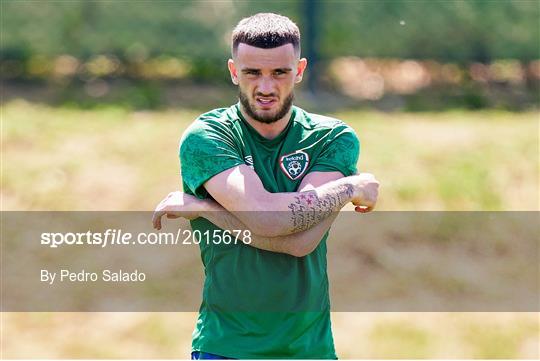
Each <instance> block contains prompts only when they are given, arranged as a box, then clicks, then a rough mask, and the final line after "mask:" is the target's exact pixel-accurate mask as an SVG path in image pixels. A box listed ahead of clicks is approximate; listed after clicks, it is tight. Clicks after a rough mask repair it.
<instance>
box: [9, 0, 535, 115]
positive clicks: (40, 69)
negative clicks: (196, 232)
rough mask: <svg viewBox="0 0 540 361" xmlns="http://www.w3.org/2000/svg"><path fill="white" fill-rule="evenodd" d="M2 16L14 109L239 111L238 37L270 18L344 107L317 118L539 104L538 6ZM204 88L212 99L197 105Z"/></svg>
mask: <svg viewBox="0 0 540 361" xmlns="http://www.w3.org/2000/svg"><path fill="white" fill-rule="evenodd" d="M309 7H312V8H313V9H316V11H308V8H309ZM1 10H2V11H1V24H2V29H1V30H2V31H1V34H2V37H1V44H0V50H1V53H0V68H1V72H0V79H2V80H6V82H5V89H6V90H5V92H4V93H5V94H4V100H5V101H9V100H10V99H13V98H24V99H27V100H31V101H40V102H46V103H49V104H54V105H73V106H78V107H82V108H88V107H99V106H101V105H102V104H112V105H121V106H125V107H128V108H134V109H160V108H164V107H168V106H176V107H190V108H194V107H195V108H198V107H202V108H204V107H211V106H215V104H216V101H219V102H220V103H222V102H223V100H224V98H226V99H227V100H226V101H225V103H229V102H230V101H231V100H232V99H234V97H235V96H234V92H235V90H234V89H233V88H232V87H231V86H230V84H229V83H230V79H229V74H228V71H227V68H226V66H225V62H226V59H227V57H228V56H229V46H230V34H231V31H232V29H233V27H234V26H235V24H236V23H237V22H238V21H239V20H240V19H241V18H243V17H246V16H249V15H252V14H254V13H257V12H263V11H265V12H276V13H280V14H284V15H287V16H289V17H290V18H291V19H293V20H294V21H295V22H297V23H298V25H299V26H300V28H301V30H302V33H303V36H304V38H303V48H304V50H307V49H311V50H313V49H316V50H317V51H316V52H314V53H313V52H310V53H309V55H310V59H309V61H310V66H309V68H308V71H307V76H306V78H307V80H308V84H309V85H310V90H314V89H318V90H319V93H320V91H321V90H322V91H323V93H324V92H326V93H325V94H331V95H332V96H334V97H335V98H336V99H334V100H330V101H329V99H328V97H325V98H324V101H321V100H320V99H319V100H318V101H313V106H314V107H317V105H319V104H324V106H325V107H326V108H325V109H316V110H320V111H334V110H337V109H343V108H360V107H363V106H364V105H368V106H369V107H375V108H377V109H381V110H407V111H419V110H420V111H425V110H441V109H454V108H462V109H484V108H496V109H504V110H513V111H515V110H530V109H537V108H538V104H539V102H540V91H539V90H540V60H538V59H540V50H539V47H540V26H539V18H540V2H538V1H536V0H519V1H506V0H497V1H484V0H475V1H458V0H431V1H428V0H364V1H308V0H304V1H279V2H257V1H253V0H249V1H232V0H229V1H226V0H223V1H146V0H142V1H136V2H125V1H82V0H70V1H39V2H38V1H31V0H17V1H15V0H2V2H1ZM310 19H311V21H312V22H313V23H314V24H315V28H316V29H315V35H314V37H313V39H314V40H313V42H310V40H312V39H311V38H310V37H309V36H307V34H309V32H308V31H306V29H307V28H308V23H309V21H308V20H310ZM306 53H307V52H306V51H304V54H306ZM315 59H317V60H318V64H317V65H315V64H314V60H315ZM411 59H412V60H411ZM310 77H311V78H317V81H316V82H315V83H316V84H317V86H313V83H314V82H312V81H310ZM25 84H26V85H25ZM200 84H212V86H213V87H214V90H213V91H207V90H208V89H205V91H203V92H198V91H199V90H200V89H199V88H197V86H198V85H200ZM227 84H229V86H227ZM24 86H26V88H23V87H24ZM197 92H198V93H197ZM216 92H220V93H222V94H223V95H221V96H220V95H217V96H216V95H215V93H216ZM189 94H196V95H197V96H189ZM209 94H211V95H209ZM231 94H232V96H231ZM30 95H31V96H30ZM338 98H339V99H338Z"/></svg>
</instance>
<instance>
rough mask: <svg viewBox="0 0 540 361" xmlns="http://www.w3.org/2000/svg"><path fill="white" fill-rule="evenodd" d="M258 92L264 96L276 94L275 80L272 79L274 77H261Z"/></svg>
mask: <svg viewBox="0 0 540 361" xmlns="http://www.w3.org/2000/svg"><path fill="white" fill-rule="evenodd" d="M257 92H258V93H261V94H264V95H269V94H272V93H273V92H274V80H273V79H272V77H267V76H263V77H261V80H260V82H259V84H258V87H257Z"/></svg>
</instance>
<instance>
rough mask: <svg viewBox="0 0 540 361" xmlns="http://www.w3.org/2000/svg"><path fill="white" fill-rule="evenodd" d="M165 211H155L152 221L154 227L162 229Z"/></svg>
mask: <svg viewBox="0 0 540 361" xmlns="http://www.w3.org/2000/svg"><path fill="white" fill-rule="evenodd" d="M163 214H165V212H163V211H155V212H154V215H153V216H152V223H153V225H154V228H155V229H157V230H160V229H161V216H163Z"/></svg>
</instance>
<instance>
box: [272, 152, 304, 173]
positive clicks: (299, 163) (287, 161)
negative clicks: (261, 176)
mask: <svg viewBox="0 0 540 361" xmlns="http://www.w3.org/2000/svg"><path fill="white" fill-rule="evenodd" d="M279 166H280V168H281V170H282V171H283V173H285V175H286V176H287V177H289V179H291V180H297V179H298V178H300V177H301V176H302V175H303V174H304V173H305V171H306V169H307V168H308V166H309V156H308V155H307V153H306V152H304V151H303V150H297V151H296V152H294V153H290V154H286V155H284V156H282V157H281V158H280V160H279Z"/></svg>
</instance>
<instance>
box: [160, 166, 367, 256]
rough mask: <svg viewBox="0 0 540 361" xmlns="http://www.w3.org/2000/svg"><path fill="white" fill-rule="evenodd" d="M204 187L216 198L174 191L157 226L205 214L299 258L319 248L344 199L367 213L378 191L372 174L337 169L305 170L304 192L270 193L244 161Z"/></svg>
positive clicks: (260, 243) (267, 247)
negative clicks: (351, 173)
mask: <svg viewBox="0 0 540 361" xmlns="http://www.w3.org/2000/svg"><path fill="white" fill-rule="evenodd" d="M204 186H205V188H206V190H207V191H208V192H209V193H210V195H212V197H213V198H214V199H215V200H216V201H217V202H214V201H212V200H199V199H197V198H195V197H193V196H189V195H187V194H184V193H181V192H173V193H170V194H169V196H167V197H166V198H165V199H164V200H163V201H162V202H161V203H160V204H159V205H158V207H157V208H156V212H155V213H154V219H153V222H154V227H156V228H157V229H160V228H161V217H162V216H163V215H167V217H168V218H176V217H185V218H188V219H193V218H197V217H204V218H206V219H208V220H209V221H211V222H212V223H214V224H215V225H217V226H219V227H220V228H222V229H229V230H232V229H250V230H251V231H252V233H253V234H254V236H253V237H252V243H251V246H254V247H256V248H260V249H265V250H268V251H273V252H281V253H287V254H291V255H293V256H298V257H301V256H304V255H306V254H309V253H310V252H311V251H312V250H313V249H315V248H316V247H317V245H318V243H319V242H320V240H321V239H322V237H323V235H324V234H325V233H326V231H327V230H328V228H329V227H330V225H331V224H332V222H333V221H334V219H335V217H336V216H337V212H338V211H339V210H340V209H341V208H342V207H343V206H344V205H345V204H346V203H348V202H350V201H352V202H353V204H355V205H356V206H357V207H356V210H357V211H359V212H367V211H370V210H371V209H372V208H373V206H374V205H375V202H376V200H377V195H378V182H377V181H376V180H375V178H374V177H373V176H372V175H370V174H361V175H355V176H351V177H343V175H342V174H341V173H339V172H314V173H310V174H308V175H306V176H305V177H304V179H303V181H302V183H301V185H300V188H299V189H300V192H290V193H269V192H267V191H266V190H265V189H264V187H263V185H262V183H261V181H260V179H259V178H258V176H257V174H256V173H255V172H254V171H253V170H252V169H251V168H249V167H247V166H244V165H240V166H237V167H234V168H231V169H229V170H226V171H224V172H221V173H219V174H218V175H216V176H214V177H212V178H211V179H210V180H209V181H207V182H206V183H205V184H204ZM248 210H249V212H246V211H248ZM264 211H266V212H264ZM268 211H270V212H268ZM262 212H264V213H262ZM263 215H264V217H262V216H263Z"/></svg>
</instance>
